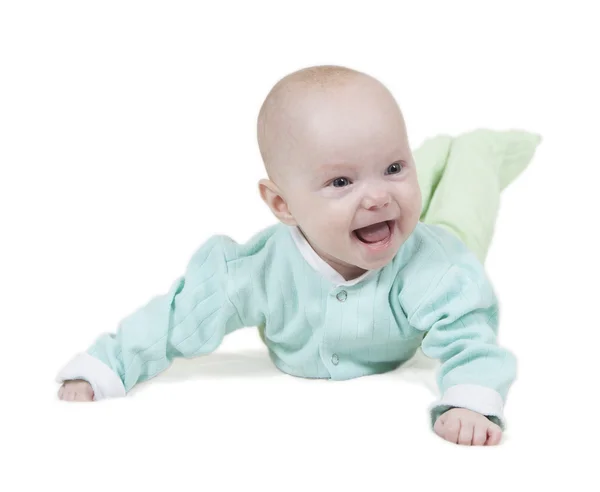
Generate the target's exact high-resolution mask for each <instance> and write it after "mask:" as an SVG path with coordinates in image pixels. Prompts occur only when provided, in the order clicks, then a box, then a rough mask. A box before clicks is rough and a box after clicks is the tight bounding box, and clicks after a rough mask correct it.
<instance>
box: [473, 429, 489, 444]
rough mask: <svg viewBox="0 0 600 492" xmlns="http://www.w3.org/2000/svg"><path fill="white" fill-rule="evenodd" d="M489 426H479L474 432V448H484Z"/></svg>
mask: <svg viewBox="0 0 600 492" xmlns="http://www.w3.org/2000/svg"><path fill="white" fill-rule="evenodd" d="M487 431H488V426H487V425H481V424H478V425H476V426H475V429H474V430H473V446H483V445H484V444H485V441H486V440H487Z"/></svg>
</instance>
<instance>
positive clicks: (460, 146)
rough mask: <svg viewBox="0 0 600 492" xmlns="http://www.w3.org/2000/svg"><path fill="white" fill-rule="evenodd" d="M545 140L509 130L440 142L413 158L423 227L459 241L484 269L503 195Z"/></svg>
mask: <svg viewBox="0 0 600 492" xmlns="http://www.w3.org/2000/svg"><path fill="white" fill-rule="evenodd" d="M540 141H541V138H540V136H539V135H536V134H533V133H528V132H523V131H518V130H511V131H504V132H498V131H493V130H486V129H480V130H475V131H472V132H469V133H466V134H463V135H460V136H458V137H456V138H450V137H448V136H440V137H436V138H434V139H431V140H429V141H427V142H425V143H424V144H423V145H422V146H421V147H419V148H418V149H417V150H415V151H414V152H413V155H414V157H415V162H416V164H417V174H418V177H419V184H420V185H421V192H422V195H423V211H422V213H421V221H422V222H424V223H428V224H434V225H438V226H440V227H444V228H445V229H446V230H448V231H450V232H452V233H454V234H455V235H457V236H458V237H459V238H460V239H461V240H462V241H463V242H464V243H465V244H466V245H467V247H469V248H470V249H471V250H472V251H473V252H474V253H475V255H476V256H477V257H478V258H479V260H480V261H481V262H482V263H483V262H484V261H485V258H486V256H487V252H488V250H489V246H490V244H491V241H492V236H493V233H494V228H495V224H496V218H497V215H498V210H499V206H500V193H501V191H502V190H503V189H504V188H505V187H506V186H508V184H510V183H511V182H512V181H514V179H516V177H517V176H518V175H519V174H520V173H521V172H522V171H523V170H524V169H525V168H526V167H527V165H528V164H529V162H530V161H531V159H532V157H533V154H534V152H535V149H536V147H537V145H538V144H539V142H540Z"/></svg>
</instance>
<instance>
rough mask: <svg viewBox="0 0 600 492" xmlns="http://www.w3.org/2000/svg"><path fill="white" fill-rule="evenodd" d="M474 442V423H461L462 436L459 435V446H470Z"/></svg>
mask: <svg viewBox="0 0 600 492" xmlns="http://www.w3.org/2000/svg"><path fill="white" fill-rule="evenodd" d="M472 441H473V423H472V422H469V421H466V422H465V421H463V422H461V427H460V434H459V435H458V444H462V445H463V446H470V445H471V442H472Z"/></svg>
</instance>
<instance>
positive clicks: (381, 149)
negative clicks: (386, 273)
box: [282, 84, 421, 279]
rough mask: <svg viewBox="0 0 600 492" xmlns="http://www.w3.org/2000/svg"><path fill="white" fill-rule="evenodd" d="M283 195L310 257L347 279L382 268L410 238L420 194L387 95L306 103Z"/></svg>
mask: <svg viewBox="0 0 600 492" xmlns="http://www.w3.org/2000/svg"><path fill="white" fill-rule="evenodd" d="M301 111H302V113H304V117H303V118H301V119H302V121H303V124H302V125H297V126H294V125H292V126H291V127H290V132H291V134H292V137H293V139H292V141H293V146H294V150H293V152H290V154H289V155H290V161H288V165H287V166H286V175H285V177H284V178H283V179H282V180H283V181H284V183H282V188H283V189H284V190H285V198H286V201H287V203H288V207H289V211H290V213H291V214H292V216H293V217H294V220H295V222H296V223H297V225H298V226H299V227H300V229H301V230H302V232H303V233H304V235H305V236H306V238H307V240H308V241H309V243H310V244H311V245H312V246H313V248H314V249H315V251H316V252H317V253H318V254H319V255H320V256H321V257H322V258H323V259H324V260H325V261H327V262H328V263H329V264H330V265H331V266H333V267H334V268H335V269H336V270H337V271H338V272H340V273H341V274H342V275H343V276H344V277H345V278H347V279H349V278H353V277H356V276H358V275H360V274H361V273H362V272H363V271H364V270H372V269H378V268H381V267H383V266H384V265H386V264H387V263H388V262H389V261H391V260H392V258H393V257H394V256H395V255H396V253H397V252H398V249H399V248H400V246H401V245H402V244H403V243H404V241H405V240H406V239H407V238H408V236H410V234H411V233H412V232H413V230H414V228H415V226H416V224H417V222H418V220H419V217H420V213H421V191H420V188H419V184H418V181H417V173H416V169H415V164H414V162H413V158H412V154H411V151H410V148H409V144H408V138H407V135H406V129H405V126H404V120H403V118H402V115H401V113H400V111H399V109H398V107H397V105H396V102H395V101H394V100H393V99H392V98H391V96H390V95H389V93H387V92H385V91H383V90H381V89H379V88H378V87H372V86H369V85H368V84H367V85H366V86H364V87H362V86H360V85H357V86H351V87H344V88H343V89H341V90H340V91H337V92H335V94H334V95H333V96H332V95H331V94H328V95H327V97H325V96H322V97H311V98H310V99H309V100H306V101H305V102H304V106H303V107H302V110H301Z"/></svg>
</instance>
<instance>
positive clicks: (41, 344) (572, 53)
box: [0, 0, 600, 491]
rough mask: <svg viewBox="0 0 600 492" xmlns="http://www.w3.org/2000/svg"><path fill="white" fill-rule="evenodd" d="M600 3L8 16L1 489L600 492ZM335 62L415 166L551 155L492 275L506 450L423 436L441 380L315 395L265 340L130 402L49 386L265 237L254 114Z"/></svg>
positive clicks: (244, 6) (194, 8) (253, 6)
mask: <svg viewBox="0 0 600 492" xmlns="http://www.w3.org/2000/svg"><path fill="white" fill-rule="evenodd" d="M273 3H275V2H273ZM550 3H554V4H556V5H559V4H560V5H561V6H560V7H558V6H549V5H548V4H550ZM593 3H594V2H578V1H570V2H539V3H538V2H528V1H519V2H509V1H502V2H490V1H479V2H472V3H466V2H457V1H453V2H431V1H419V2H416V1H411V2H399V1H395V2H391V1H390V2H379V1H373V0H370V1H368V2H356V3H352V2H326V1H323V2H314V1H309V0H303V1H301V2H279V4H278V5H277V6H275V5H271V4H270V3H268V2H264V1H263V2H260V1H251V2H241V1H240V2H189V3H184V2H173V1H169V2H166V1H165V2H149V1H144V2H126V1H104V2H84V1H72V2H64V1H54V2H39V3H37V4H36V3H33V2H28V1H13V2H11V1H6V2H2V4H1V6H0V71H1V73H0V75H1V76H0V85H1V89H0V165H1V179H0V214H1V227H2V233H1V234H2V239H0V248H1V254H0V267H1V274H0V288H1V292H0V294H1V297H0V299H1V301H0V302H1V313H2V318H1V325H0V328H1V330H2V339H1V341H0V343H1V348H2V357H1V358H0V364H1V371H0V374H1V376H0V377H1V378H2V385H1V391H2V396H1V397H0V398H2V402H3V403H2V410H0V413H1V414H2V421H1V429H2V432H1V436H0V443H1V444H0V446H1V448H2V454H3V456H4V458H2V465H1V468H2V472H1V473H0V489H2V490H11V491H12V490H29V489H31V488H36V487H39V488H41V487H43V488H54V487H57V488H60V490H63V491H70V490H94V491H95V490H102V491H106V490H117V491H120V490H172V491H174V490H189V489H195V490H210V491H220V490H237V489H238V488H242V487H244V488H245V489H248V488H256V489H258V490H263V491H271V490H277V491H280V490H293V491H295V490H302V491H305V490H313V491H321V490H323V491H332V490H340V491H341V490H377V489H380V490H381V489H384V490H402V489H408V488H410V489H412V490H415V489H422V490H434V487H435V489H438V490H439V489H440V488H442V487H443V490H461V491H468V490H478V491H480V490H486V491H487V490H505V489H506V487H507V486H512V487H515V486H517V485H519V486H520V485H522V486H523V487H526V488H530V487H534V488H535V489H543V488H546V487H548V486H550V485H556V486H558V487H562V486H564V487H567V486H569V487H573V489H574V490H578V491H580V490H581V491H583V490H600V489H599V488H597V487H598V483H599V480H600V479H599V478H598V477H597V474H596V471H597V464H596V462H597V459H598V443H599V437H600V436H599V432H598V430H599V425H598V413H597V410H598V408H599V407H598V405H597V399H596V398H597V393H598V391H597V389H598V362H597V361H598V343H599V342H600V336H599V334H598V332H599V330H600V322H599V316H598V313H599V310H598V307H597V306H598V304H599V302H600V299H599V298H598V294H599V292H598V290H599V289H598V277H599V274H600V268H599V264H598V252H599V251H600V242H599V240H598V231H597V229H596V228H597V226H598V211H600V206H599V205H598V203H599V202H598V194H599V193H600V189H599V187H598V179H599V178H600V171H599V166H600V158H599V153H598V132H599V130H600V124H599V123H598V115H599V113H600V104H599V98H598V88H599V87H600V79H599V77H598V75H597V65H598V58H599V55H598V48H597V47H598V46H600V39H599V36H598V34H597V33H598V30H597V29H598V27H597V15H594V14H593V9H592V7H591V5H592V4H593ZM217 4H218V5H219V6H216V5H217ZM325 63H331V64H340V65H347V66H350V67H353V68H356V69H359V70H362V71H365V72H367V73H370V74H371V75H374V76H375V77H378V78H379V79H380V80H382V81H383V82H384V83H385V84H386V85H387V86H388V87H389V88H390V90H391V91H392V92H393V93H394V95H395V96H396V98H397V99H398V101H399V103H400V105H401V107H402V109H403V111H404V114H405V117H406V121H407V124H408V130H409V135H410V140H411V144H412V145H413V147H417V146H418V145H419V144H420V143H421V142H422V141H423V139H425V138H426V137H429V136H432V135H435V134H437V133H451V134H456V133H459V132H463V131H466V130H469V129H473V128H477V127H488V128H495V129H507V128H520V129H525V130H529V131H534V132H536V133H540V134H541V135H542V136H543V138H544V140H543V142H542V144H541V146H540V147H539V149H538V152H537V153H536V155H535V158H534V160H533V162H532V163H531V165H530V167H529V168H528V169H527V170H526V171H525V172H524V173H523V174H522V175H521V176H520V177H519V178H518V179H517V181H516V182H515V183H513V185H511V186H510V187H509V188H508V189H507V190H506V191H505V193H504V194H503V196H502V203H501V210H500V215H499V217H498V223H497V228H496V234H495V238H494V242H493V244H492V247H491V250H490V254H489V258H488V261H487V263H486V268H487V271H488V273H489V276H490V278H491V280H492V283H493V284H494V286H495V289H496V291H497V294H498V296H499V298H500V302H501V310H502V313H501V320H502V322H501V331H500V342H501V343H502V344H503V345H505V346H507V347H508V348H510V349H511V350H512V351H514V353H515V354H516V355H517V357H518V360H519V368H518V370H519V375H518V380H517V381H516V382H515V385H514V386H513V388H512V389H511V391H510V393H509V398H508V401H507V405H506V416H507V419H508V429H507V431H506V433H505V438H504V441H503V443H502V444H501V445H500V446H499V447H495V448H465V447H458V446H456V445H451V444H449V443H446V442H445V441H442V440H441V439H439V438H438V437H437V436H435V434H433V432H432V431H431V429H430V428H429V422H428V414H427V407H428V405H429V404H430V403H431V402H432V401H433V400H434V398H435V396H436V393H435V391H436V388H435V384H434V383H435V374H434V371H435V367H434V366H432V365H431V364H429V365H428V364H426V363H423V362H418V361H417V362H415V364H413V366H412V367H409V368H406V369H403V370H398V371H395V372H393V373H390V374H386V375H381V376H372V377H368V378H362V379H356V380H351V381H347V382H337V383H336V382H328V381H312V380H302V379H298V378H293V377H291V376H287V375H284V374H282V373H280V372H278V371H277V370H276V369H275V368H274V367H273V366H272V364H271V363H270V361H269V360H268V357H267V354H266V349H265V348H264V346H262V345H261V343H260V342H259V338H258V335H257V333H256V330H255V329H252V328H249V329H246V330H242V331H239V332H236V333H234V334H232V335H230V336H229V337H227V338H226V340H225V342H224V344H223V345H222V346H221V347H220V348H219V349H218V350H217V351H216V352H215V353H214V354H211V355H210V356H208V357H206V358H203V359H196V360H193V361H178V362H176V363H175V364H174V365H173V366H172V368H171V369H169V370H167V371H166V372H165V373H163V374H162V375H161V376H159V377H157V378H156V379H154V380H152V381H151V382H148V383H145V384H142V385H140V386H138V387H137V388H136V389H135V390H134V391H133V392H132V393H131V395H130V396H128V397H127V398H122V399H118V400H111V401H104V402H98V403H95V404H69V403H65V402H61V401H59V400H58V399H57V398H56V391H57V390H58V385H57V384H56V383H55V382H54V377H55V374H56V372H57V371H58V370H59V369H60V368H61V367H62V366H63V365H64V364H65V363H66V362H67V361H68V360H69V359H70V358H71V357H72V356H73V355H75V354H76V353H77V352H80V351H83V350H85V349H86V348H87V347H88V346H89V344H91V343H92V342H93V341H94V339H95V338H96V336H98V335H99V334H100V333H102V332H106V331H112V330H114V328H115V327H116V325H117V323H118V322H119V320H120V319H121V318H122V317H124V316H125V315H127V314H129V313H130V312H132V311H133V310H134V309H136V308H137V307H139V306H141V305H142V304H144V303H145V302H146V301H147V300H149V299H150V298H151V297H152V296H154V295H156V294H160V293H163V292H165V291H166V290H167V289H168V288H169V287H170V285H171V283H172V281H173V280H174V279H175V278H176V277H178V276H179V275H180V274H181V273H183V271H184V268H185V266H186V264H187V261H188V260H189V258H190V256H191V254H192V253H193V252H194V251H195V250H196V248H197V247H198V246H199V245H200V244H202V243H203V241H205V240H206V239H207V238H208V237H210V236H211V235H213V234H227V235H230V236H231V237H233V238H234V239H236V240H237V241H240V242H241V241H245V240H247V239H248V238H249V237H250V236H251V235H252V234H254V233H255V232H257V231H259V230H260V229H261V228H263V227H265V226H267V225H270V224H272V223H273V221H274V218H273V217H272V216H271V214H270V212H269V211H268V209H267V207H266V206H265V205H264V204H263V203H262V201H261V200H260V198H259V195H258V189H257V185H256V183H257V181H258V180H259V179H260V178H261V177H262V176H263V169H262V164H261V161H260V156H259V153H258V148H257V144H256V140H255V121H256V115H257V112H258V109H259V107H260V104H261V103H262V100H263V98H264V97H265V96H266V94H267V92H268V90H269V89H270V88H271V86H272V85H273V84H274V83H275V82H276V81H277V80H278V79H279V78H280V77H282V76H284V75H285V74H287V73H289V72H291V71H294V70H297V69H299V68H302V67H305V66H308V65H314V64H325Z"/></svg>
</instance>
